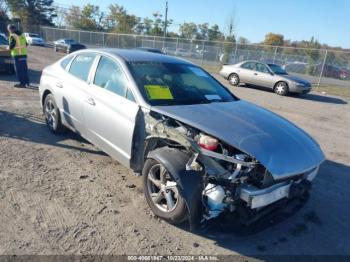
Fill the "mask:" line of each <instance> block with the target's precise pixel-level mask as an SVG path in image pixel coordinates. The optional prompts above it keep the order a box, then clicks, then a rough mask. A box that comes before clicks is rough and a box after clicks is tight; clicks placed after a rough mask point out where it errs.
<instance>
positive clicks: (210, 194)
mask: <svg viewBox="0 0 350 262" xmlns="http://www.w3.org/2000/svg"><path fill="white" fill-rule="evenodd" d="M204 195H205V196H207V199H208V207H209V213H210V218H213V217H217V216H218V215H219V214H220V213H221V212H222V211H224V208H225V207H226V204H224V203H223V200H224V198H225V190H224V189H223V188H222V187H221V186H218V185H214V184H208V185H207V186H206V187H205V189H204Z"/></svg>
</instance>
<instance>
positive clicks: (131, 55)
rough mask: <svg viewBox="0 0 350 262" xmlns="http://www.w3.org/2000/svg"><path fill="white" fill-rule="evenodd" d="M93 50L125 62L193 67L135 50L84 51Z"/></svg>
mask: <svg viewBox="0 0 350 262" xmlns="http://www.w3.org/2000/svg"><path fill="white" fill-rule="evenodd" d="M89 50H91V51H92V50H93V51H99V52H103V53H106V54H110V55H115V56H118V57H120V58H121V59H123V60H124V61H126V62H131V63H132V62H161V63H173V64H189V65H193V64H192V63H191V62H189V61H186V60H184V59H180V58H176V57H173V56H169V55H164V54H158V53H152V52H145V51H142V50H136V49H117V48H103V49H87V50H85V52H86V51H89Z"/></svg>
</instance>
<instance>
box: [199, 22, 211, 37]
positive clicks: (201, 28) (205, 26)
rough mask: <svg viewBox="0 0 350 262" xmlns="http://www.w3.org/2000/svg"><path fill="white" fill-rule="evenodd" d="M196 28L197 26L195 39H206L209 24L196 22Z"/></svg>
mask: <svg viewBox="0 0 350 262" xmlns="http://www.w3.org/2000/svg"><path fill="white" fill-rule="evenodd" d="M197 28H198V33H197V39H201V40H207V39H208V33H209V24H208V23H203V24H198V25H197Z"/></svg>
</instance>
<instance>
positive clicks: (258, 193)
mask: <svg viewBox="0 0 350 262" xmlns="http://www.w3.org/2000/svg"><path fill="white" fill-rule="evenodd" d="M317 172H318V167H317V168H313V169H312V170H311V171H309V172H307V173H305V176H304V178H303V179H299V180H297V181H293V180H289V181H284V182H281V183H278V184H275V185H272V186H270V187H268V188H263V189H259V188H256V187H254V186H252V185H245V186H243V187H242V188H241V191H240V199H241V200H243V201H244V202H246V204H247V206H248V207H249V208H251V209H255V208H261V207H265V206H268V205H270V204H272V203H275V202H277V201H279V200H281V199H283V198H289V199H290V198H296V197H303V195H304V194H305V193H307V192H308V191H309V190H310V188H311V181H312V180H313V179H314V178H315V176H316V175H317Z"/></svg>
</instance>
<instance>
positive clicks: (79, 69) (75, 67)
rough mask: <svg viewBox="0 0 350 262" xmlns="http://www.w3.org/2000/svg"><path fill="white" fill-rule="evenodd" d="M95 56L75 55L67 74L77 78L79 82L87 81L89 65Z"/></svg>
mask: <svg viewBox="0 0 350 262" xmlns="http://www.w3.org/2000/svg"><path fill="white" fill-rule="evenodd" d="M95 57H96V55H94V54H81V55H77V56H76V57H75V59H74V61H73V62H72V64H71V65H70V68H69V73H71V74H72V75H74V76H76V77H78V78H79V79H81V80H84V81H87V80H88V77H89V72H90V68H91V65H92V64H93V62H94V59H95Z"/></svg>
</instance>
